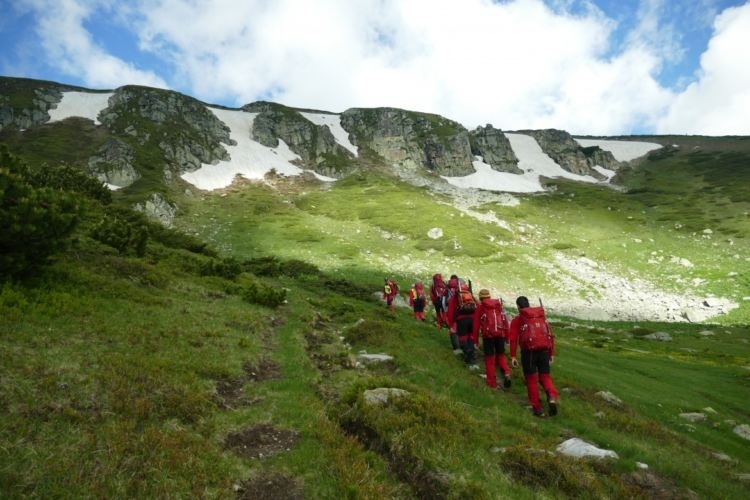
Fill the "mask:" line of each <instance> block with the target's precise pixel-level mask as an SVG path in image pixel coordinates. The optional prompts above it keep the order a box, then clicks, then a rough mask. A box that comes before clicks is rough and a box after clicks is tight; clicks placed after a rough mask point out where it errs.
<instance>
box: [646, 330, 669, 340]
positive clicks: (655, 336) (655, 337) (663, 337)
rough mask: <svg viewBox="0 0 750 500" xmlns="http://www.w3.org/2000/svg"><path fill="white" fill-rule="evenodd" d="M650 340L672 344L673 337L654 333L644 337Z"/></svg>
mask: <svg viewBox="0 0 750 500" xmlns="http://www.w3.org/2000/svg"><path fill="white" fill-rule="evenodd" d="M643 338H644V339H648V340H658V341H659V342H671V341H672V336H671V335H669V334H668V333H666V332H654V333H650V334H648V335H645V336H644V337H643Z"/></svg>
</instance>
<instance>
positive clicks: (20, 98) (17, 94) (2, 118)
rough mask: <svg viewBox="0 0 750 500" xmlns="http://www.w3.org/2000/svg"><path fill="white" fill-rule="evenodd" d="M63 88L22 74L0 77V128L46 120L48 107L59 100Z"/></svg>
mask: <svg viewBox="0 0 750 500" xmlns="http://www.w3.org/2000/svg"><path fill="white" fill-rule="evenodd" d="M32 83H33V85H32ZM64 89H65V87H63V86H60V85H57V84H52V83H48V82H41V81H35V80H28V79H25V78H0V131H1V130H3V129H5V128H14V129H19V130H24V129H28V128H32V127H36V126H39V125H42V124H44V123H46V122H48V121H49V113H48V111H49V110H50V109H51V108H53V107H55V105H57V103H59V102H60V101H61V100H62V90H64Z"/></svg>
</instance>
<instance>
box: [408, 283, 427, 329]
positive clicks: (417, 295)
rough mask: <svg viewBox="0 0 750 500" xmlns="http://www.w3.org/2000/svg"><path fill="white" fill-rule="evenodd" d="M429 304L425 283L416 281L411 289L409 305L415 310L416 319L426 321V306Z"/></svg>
mask: <svg viewBox="0 0 750 500" xmlns="http://www.w3.org/2000/svg"><path fill="white" fill-rule="evenodd" d="M426 304H427V297H426V295H425V293H424V284H422V282H421V281H417V282H416V283H414V286H413V287H412V289H411V290H410V291H409V305H410V306H411V308H412V310H413V311H414V319H416V320H417V321H424V320H425V317H424V308H425V305H426Z"/></svg>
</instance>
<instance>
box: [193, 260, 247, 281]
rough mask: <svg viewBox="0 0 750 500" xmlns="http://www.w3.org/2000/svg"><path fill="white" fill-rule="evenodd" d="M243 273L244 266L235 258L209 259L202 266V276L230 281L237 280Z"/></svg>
mask: <svg viewBox="0 0 750 500" xmlns="http://www.w3.org/2000/svg"><path fill="white" fill-rule="evenodd" d="M241 272H242V266H241V265H240V263H239V262H238V261H237V260H235V259H233V258H226V259H209V260H207V261H205V262H203V263H202V264H201V269H200V273H201V275H202V276H218V277H220V278H226V279H229V280H233V279H235V278H236V277H237V276H239V275H240V273H241Z"/></svg>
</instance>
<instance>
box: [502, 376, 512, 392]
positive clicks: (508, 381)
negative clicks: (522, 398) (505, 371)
mask: <svg viewBox="0 0 750 500" xmlns="http://www.w3.org/2000/svg"><path fill="white" fill-rule="evenodd" d="M511 383H512V380H511V379H510V375H506V376H505V379H503V387H505V388H506V389H507V388H509V387H510V384H511Z"/></svg>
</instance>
